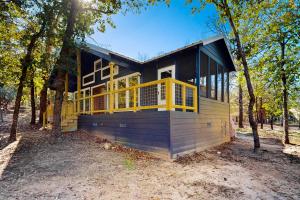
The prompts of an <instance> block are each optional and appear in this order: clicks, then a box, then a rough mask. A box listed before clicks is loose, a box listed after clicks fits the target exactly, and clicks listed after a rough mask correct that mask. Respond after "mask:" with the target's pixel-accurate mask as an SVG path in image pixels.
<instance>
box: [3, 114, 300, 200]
mask: <svg viewBox="0 0 300 200" xmlns="http://www.w3.org/2000/svg"><path fill="white" fill-rule="evenodd" d="M24 119H25V120H24V122H26V118H24ZM0 123H1V122H0ZM20 130H22V131H21V132H20V133H19V134H18V141H16V142H14V143H12V144H10V145H8V146H6V145H2V148H1V152H0V199H122V200H123V199H138V200H139V199H147V200H148V199H149V200H150V199H152V200H160V199H299V198H300V190H299V188H300V146H298V145H287V146H283V145H282V144H281V142H280V140H279V139H278V138H277V135H276V133H275V132H274V134H275V135H273V136H272V134H271V133H270V135H265V136H264V137H265V138H263V139H262V140H261V143H262V148H261V150H259V151H258V152H257V153H253V152H252V138H251V137H250V136H249V135H248V134H247V130H245V131H243V134H238V135H237V138H236V140H235V141H233V142H231V143H228V144H224V145H221V146H219V147H216V148H212V149H210V150H206V151H203V152H200V153H195V154H193V155H190V156H185V157H181V158H179V159H177V160H176V161H175V162H171V161H165V160H161V159H157V158H154V157H152V156H150V155H148V154H146V153H142V152H138V151H134V150H132V149H127V148H124V147H121V146H117V145H113V147H112V148H110V149H105V148H104V147H105V143H103V142H104V141H101V140H99V139H96V138H94V137H91V136H90V135H88V134H87V133H85V132H82V131H81V132H76V133H69V134H66V135H65V137H64V139H61V140H59V141H53V140H52V139H51V137H50V134H49V133H48V132H47V131H38V130H37V129H36V127H30V126H25V125H24V126H21V129H20ZM0 132H1V134H2V140H3V139H5V138H6V136H7V135H8V132H7V129H5V128H3V129H2V130H1V131H0ZM297 134H299V133H297ZM297 134H296V137H297ZM3 144H4V143H3Z"/></svg>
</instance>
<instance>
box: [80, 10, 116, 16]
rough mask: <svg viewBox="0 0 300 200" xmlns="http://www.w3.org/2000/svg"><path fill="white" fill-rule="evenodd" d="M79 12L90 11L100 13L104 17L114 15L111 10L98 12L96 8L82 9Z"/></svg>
mask: <svg viewBox="0 0 300 200" xmlns="http://www.w3.org/2000/svg"><path fill="white" fill-rule="evenodd" d="M80 11H83V12H85V11H92V12H100V13H103V14H106V15H111V14H114V11H113V10H100V9H96V8H82V9H81V10H80Z"/></svg>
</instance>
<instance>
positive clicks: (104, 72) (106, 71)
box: [101, 67, 110, 78]
mask: <svg viewBox="0 0 300 200" xmlns="http://www.w3.org/2000/svg"><path fill="white" fill-rule="evenodd" d="M109 74H110V68H109V67H108V68H106V69H103V70H102V74H101V75H102V76H101V78H104V77H107V78H108V76H109Z"/></svg>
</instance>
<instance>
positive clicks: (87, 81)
mask: <svg viewBox="0 0 300 200" xmlns="http://www.w3.org/2000/svg"><path fill="white" fill-rule="evenodd" d="M91 82H94V74H91V75H89V76H87V77H84V78H83V84H87V83H91Z"/></svg>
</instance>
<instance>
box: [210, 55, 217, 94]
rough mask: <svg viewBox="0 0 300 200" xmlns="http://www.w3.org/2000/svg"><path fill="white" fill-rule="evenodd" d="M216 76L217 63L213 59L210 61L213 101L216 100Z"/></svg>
mask: <svg viewBox="0 0 300 200" xmlns="http://www.w3.org/2000/svg"><path fill="white" fill-rule="evenodd" d="M216 74H217V66H216V62H215V61H214V60H213V59H210V97H211V98H212V99H215V98H216Z"/></svg>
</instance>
